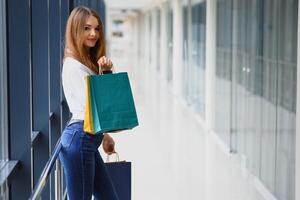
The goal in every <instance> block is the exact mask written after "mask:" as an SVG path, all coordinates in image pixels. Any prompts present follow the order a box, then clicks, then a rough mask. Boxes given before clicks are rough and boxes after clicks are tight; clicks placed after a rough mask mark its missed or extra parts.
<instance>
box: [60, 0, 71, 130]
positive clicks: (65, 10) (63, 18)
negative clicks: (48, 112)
mask: <svg viewBox="0 0 300 200" xmlns="http://www.w3.org/2000/svg"><path fill="white" fill-rule="evenodd" d="M71 6H72V7H71ZM72 8H73V1H72V0H71V1H65V0H61V1H60V22H61V23H60V41H61V46H60V48H61V60H62V58H63V51H64V46H65V30H66V23H67V19H68V17H69V13H70V11H71V9H72ZM61 94H62V106H61V113H62V114H61V117H62V118H61V126H62V127H61V128H62V129H63V128H64V127H65V125H66V122H67V121H68V119H69V108H68V105H67V103H66V101H65V97H64V95H63V92H62V88H61Z"/></svg>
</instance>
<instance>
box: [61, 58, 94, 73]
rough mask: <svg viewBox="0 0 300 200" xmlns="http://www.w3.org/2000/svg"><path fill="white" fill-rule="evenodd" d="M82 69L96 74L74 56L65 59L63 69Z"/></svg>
mask: <svg viewBox="0 0 300 200" xmlns="http://www.w3.org/2000/svg"><path fill="white" fill-rule="evenodd" d="M65 70H66V71H82V72H86V73H88V74H94V73H93V71H92V70H90V69H89V68H88V67H87V66H85V65H84V64H82V63H81V62H79V61H78V60H77V59H75V58H72V57H66V58H65V59H64V61H63V71H65Z"/></svg>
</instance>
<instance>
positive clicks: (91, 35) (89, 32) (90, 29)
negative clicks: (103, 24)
mask: <svg viewBox="0 0 300 200" xmlns="http://www.w3.org/2000/svg"><path fill="white" fill-rule="evenodd" d="M99 31H100V27H99V23H98V20H97V18H96V17H94V16H89V17H88V19H87V21H86V23H85V25H84V34H83V36H84V42H83V44H84V46H85V47H87V48H91V47H94V46H95V44H96V42H97V41H98V39H99Z"/></svg>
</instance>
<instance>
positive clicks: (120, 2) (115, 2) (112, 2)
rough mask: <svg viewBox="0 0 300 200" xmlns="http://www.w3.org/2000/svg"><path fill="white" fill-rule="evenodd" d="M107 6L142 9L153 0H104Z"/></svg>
mask: <svg viewBox="0 0 300 200" xmlns="http://www.w3.org/2000/svg"><path fill="white" fill-rule="evenodd" d="M104 1H105V4H106V7H107V8H112V9H141V8H143V7H144V6H146V5H147V4H148V3H149V2H151V1H152V0H104Z"/></svg>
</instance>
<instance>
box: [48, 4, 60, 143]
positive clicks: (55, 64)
mask: <svg viewBox="0 0 300 200" xmlns="http://www.w3.org/2000/svg"><path fill="white" fill-rule="evenodd" d="M59 25H60V19H59V2H58V1H50V2H49V37H50V41H49V42H50V44H49V45H50V70H49V71H50V80H49V81H50V112H52V113H53V117H52V119H51V126H50V127H51V147H52V148H51V149H53V148H54V146H55V144H56V141H57V140H58V138H59V135H60V104H61V102H60V99H61V96H60V93H59V91H60V87H61V79H60V76H61V75H60V71H61V70H60V66H61V58H60V52H61V51H60V26H59Z"/></svg>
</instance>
